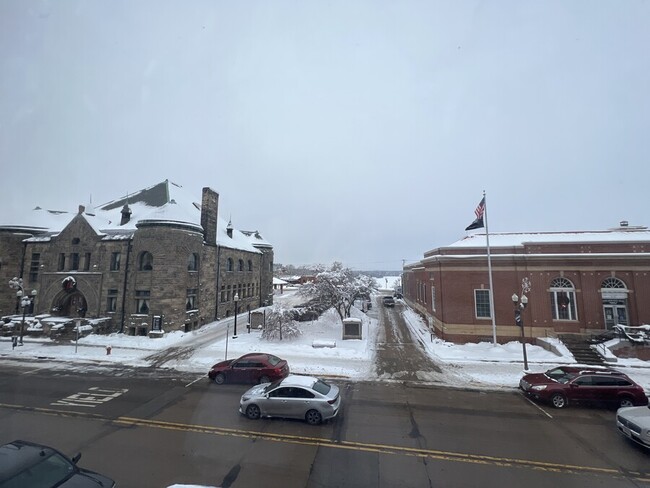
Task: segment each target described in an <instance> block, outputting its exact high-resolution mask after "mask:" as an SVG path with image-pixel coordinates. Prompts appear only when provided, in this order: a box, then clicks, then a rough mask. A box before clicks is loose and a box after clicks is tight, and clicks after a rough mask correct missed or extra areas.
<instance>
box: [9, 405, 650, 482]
mask: <svg viewBox="0 0 650 488" xmlns="http://www.w3.org/2000/svg"><path fill="white" fill-rule="evenodd" d="M0 407H2V408H10V409H14V410H21V411H27V412H36V413H40V414H45V415H57V416H62V417H81V418H88V419H94V420H101V421H103V422H112V423H114V424H117V425H122V426H130V427H147V428H156V429H165V430H175V431H181V432H195V433H199V434H209V435H219V436H225V437H240V438H248V439H261V440H267V441H271V442H283V443H288V444H299V445H306V446H314V447H325V448H331V449H347V450H353V451H362V452H372V453H377V454H387V455H403V456H413V457H420V458H428V459H436V460H441V461H454V462H462V463H471V464H481V465H493V466H502V467H518V468H527V469H533V470H539V471H548V472H555V473H570V474H581V475H588V474H590V475H599V476H607V477H614V478H624V479H632V480H635V481H640V482H644V483H646V482H650V475H648V474H647V473H641V472H638V471H626V472H623V471H620V470H618V469H615V468H598V467H594V466H577V465H572V464H561V463H550V462H542V461H532V460H527V459H516V458H507V457H498V456H485V455H480V454H467V453H460V452H450V451H441V450H435V449H419V448H414V447H406V446H395V445H388V444H374V443H366V442H352V441H339V442H337V441H332V440H329V439H324V438H321V437H308V436H296V435H289V434H274V433H269V432H258V431H252V430H241V429H229V428H226V427H214V426H209V425H194V424H184V423H178V422H165V421H162V420H148V419H141V418H133V417H118V418H115V419H112V418H110V417H106V416H103V415H99V414H93V413H87V412H74V411H65V410H55V409H50V408H38V407H25V406H22V405H11V404H4V403H0Z"/></svg>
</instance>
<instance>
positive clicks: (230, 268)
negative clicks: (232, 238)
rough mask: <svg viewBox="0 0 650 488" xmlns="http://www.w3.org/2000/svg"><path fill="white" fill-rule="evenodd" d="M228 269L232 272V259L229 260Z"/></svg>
mask: <svg viewBox="0 0 650 488" xmlns="http://www.w3.org/2000/svg"><path fill="white" fill-rule="evenodd" d="M226 269H227V270H228V271H232V258H228V267H227V268H226Z"/></svg>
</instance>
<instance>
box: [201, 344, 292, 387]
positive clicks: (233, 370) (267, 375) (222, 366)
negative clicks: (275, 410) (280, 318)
mask: <svg viewBox="0 0 650 488" xmlns="http://www.w3.org/2000/svg"><path fill="white" fill-rule="evenodd" d="M288 375H289V364H288V363H287V362H286V361H285V360H284V359H280V358H279V357H277V356H274V355H273V354H266V353H260V352H254V353H250V354H244V355H243V356H242V357H240V358H238V359H228V360H226V361H221V362H220V363H217V364H215V365H214V366H212V368H211V369H210V371H209V372H208V377H209V378H210V379H211V380H214V382H215V383H217V384H218V385H220V384H222V383H270V382H271V381H276V380H281V379H282V378H286V377H287V376H288Z"/></svg>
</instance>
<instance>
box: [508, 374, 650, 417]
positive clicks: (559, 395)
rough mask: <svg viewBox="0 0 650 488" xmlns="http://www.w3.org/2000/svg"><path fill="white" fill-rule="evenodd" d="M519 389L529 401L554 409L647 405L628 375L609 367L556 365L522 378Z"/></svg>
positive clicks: (641, 392)
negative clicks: (577, 405)
mask: <svg viewBox="0 0 650 488" xmlns="http://www.w3.org/2000/svg"><path fill="white" fill-rule="evenodd" d="M519 388H521V390H522V391H523V392H524V393H525V394H526V395H527V396H528V397H530V398H532V399H534V400H538V401H542V402H548V403H550V404H551V405H553V406H554V407H555V408H564V407H566V406H567V405H568V404H569V403H603V404H609V405H613V406H616V407H632V406H635V405H647V404H648V397H647V396H646V395H645V392H644V391H643V388H642V387H641V386H639V385H637V384H636V383H635V382H634V381H632V380H631V379H630V378H629V377H628V376H627V375H625V374H623V373H621V372H620V371H616V370H614V369H609V368H598V367H586V366H559V367H557V368H553V369H549V370H548V371H546V372H545V373H533V374H527V375H524V377H523V378H521V380H520V381H519Z"/></svg>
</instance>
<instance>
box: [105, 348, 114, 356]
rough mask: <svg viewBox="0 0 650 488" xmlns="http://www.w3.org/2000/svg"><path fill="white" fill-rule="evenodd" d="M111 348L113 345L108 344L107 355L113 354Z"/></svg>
mask: <svg viewBox="0 0 650 488" xmlns="http://www.w3.org/2000/svg"><path fill="white" fill-rule="evenodd" d="M111 349H113V348H112V347H111V346H106V355H107V356H110V354H111Z"/></svg>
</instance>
